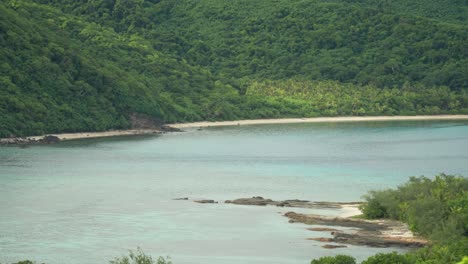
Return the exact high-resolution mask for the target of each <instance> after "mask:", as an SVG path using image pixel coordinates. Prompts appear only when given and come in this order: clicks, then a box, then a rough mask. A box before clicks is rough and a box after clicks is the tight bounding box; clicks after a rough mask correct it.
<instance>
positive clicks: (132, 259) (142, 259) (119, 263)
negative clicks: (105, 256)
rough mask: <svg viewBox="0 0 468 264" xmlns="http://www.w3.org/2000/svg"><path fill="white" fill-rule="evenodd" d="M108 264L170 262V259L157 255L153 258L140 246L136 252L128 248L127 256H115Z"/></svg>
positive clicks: (155, 263)
mask: <svg viewBox="0 0 468 264" xmlns="http://www.w3.org/2000/svg"><path fill="white" fill-rule="evenodd" d="M109 263H110V264H172V261H171V260H170V259H169V257H167V258H163V257H159V258H158V259H157V260H154V259H153V258H152V257H151V256H149V255H146V254H145V253H144V252H143V251H142V250H141V249H140V248H138V249H137V250H136V252H134V251H132V250H130V252H129V254H128V256H123V257H121V258H116V259H114V260H111V261H110V262H109Z"/></svg>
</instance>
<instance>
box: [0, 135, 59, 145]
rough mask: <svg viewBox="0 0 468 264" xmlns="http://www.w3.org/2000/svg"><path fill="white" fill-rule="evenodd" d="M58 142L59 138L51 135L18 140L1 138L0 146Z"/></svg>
mask: <svg viewBox="0 0 468 264" xmlns="http://www.w3.org/2000/svg"><path fill="white" fill-rule="evenodd" d="M59 141H60V138H59V137H57V136H53V135H46V136H43V137H42V138H39V139H36V138H30V137H18V138H2V139H0V145H31V144H40V143H42V144H52V143H57V142H59Z"/></svg>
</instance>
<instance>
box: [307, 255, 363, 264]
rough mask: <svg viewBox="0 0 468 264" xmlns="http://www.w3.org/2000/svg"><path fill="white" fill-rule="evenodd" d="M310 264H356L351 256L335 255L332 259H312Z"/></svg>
mask: <svg viewBox="0 0 468 264" xmlns="http://www.w3.org/2000/svg"><path fill="white" fill-rule="evenodd" d="M310 264H356V260H355V259H354V258H353V257H351V256H346V255H336V256H334V257H321V258H319V259H314V260H312V261H311V262H310Z"/></svg>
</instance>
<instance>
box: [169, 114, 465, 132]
mask: <svg viewBox="0 0 468 264" xmlns="http://www.w3.org/2000/svg"><path fill="white" fill-rule="evenodd" d="M424 120H428V121H429V120H433V121H436V120H468V115H424V116H422V115H420V116H346V117H312V118H280V119H252V120H238V121H219V122H194V123H178V124H168V126H170V127H173V128H178V129H184V128H199V127H219V126H242V125H261V124H294V123H328V122H330V123H332V122H366V121H374V122H376V121H424Z"/></svg>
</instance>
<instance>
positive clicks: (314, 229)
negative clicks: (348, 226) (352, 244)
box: [307, 227, 339, 232]
mask: <svg viewBox="0 0 468 264" xmlns="http://www.w3.org/2000/svg"><path fill="white" fill-rule="evenodd" d="M307 230H310V231H317V232H333V231H339V230H338V229H335V228H328V227H312V228H307Z"/></svg>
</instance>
